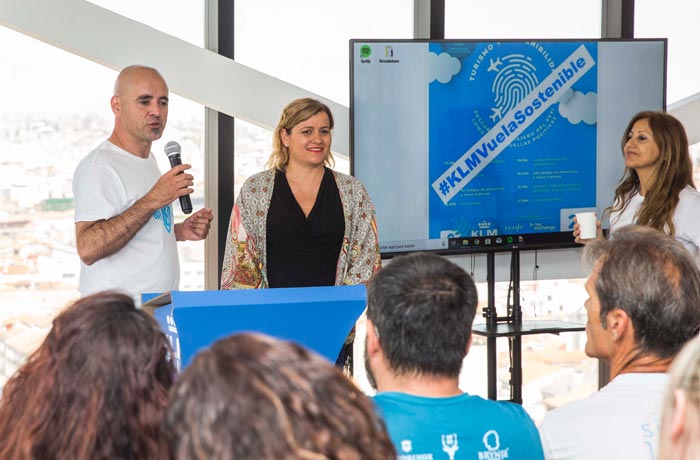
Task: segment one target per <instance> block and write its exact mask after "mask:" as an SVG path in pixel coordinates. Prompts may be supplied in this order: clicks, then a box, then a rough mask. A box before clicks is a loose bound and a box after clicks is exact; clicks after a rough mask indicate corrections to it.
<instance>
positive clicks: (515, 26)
mask: <svg viewBox="0 0 700 460" xmlns="http://www.w3.org/2000/svg"><path fill="white" fill-rule="evenodd" d="M600 31H601V2H597V1H587V2H572V1H564V2H563V1H561V0H528V1H526V2H524V1H521V0H491V1H488V2H484V1H478V2H477V1H464V0H445V38H487V39H491V38H494V39H495V38H600V35H601V33H600Z"/></svg>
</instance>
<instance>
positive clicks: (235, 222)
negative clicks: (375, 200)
mask: <svg viewBox="0 0 700 460" xmlns="http://www.w3.org/2000/svg"><path fill="white" fill-rule="evenodd" d="M332 129H333V114H332V113H331V111H330V109H329V108H328V106H327V105H326V104H324V103H322V102H320V101H317V100H315V99H310V98H303V99H297V100H295V101H292V102H290V103H289V104H288V105H287V106H286V107H285V108H284V110H283V111H282V115H281V117H280V120H279V123H278V124H277V128H275V131H274V133H273V151H272V154H271V156H270V159H269V161H268V164H267V167H268V169H267V170H266V171H263V172H261V173H258V174H255V175H253V176H251V177H249V178H248V179H247V180H246V181H245V183H244V184H243V187H242V188H241V192H240V195H239V197H238V199H237V202H236V205H235V206H234V208H233V211H232V212H231V221H230V224H229V230H228V235H227V237H226V251H225V253H224V262H223V268H222V271H221V289H245V288H267V287H304V286H333V285H337V286H340V285H354V284H360V283H364V282H366V281H367V280H368V279H369V278H370V277H371V276H372V274H373V273H374V272H375V271H377V270H378V269H379V267H380V264H381V258H380V254H379V240H378V237H377V224H376V220H375V213H374V206H373V205H372V201H371V200H370V198H369V195H368V194H367V191H366V190H365V188H364V187H363V186H362V184H361V183H360V181H359V180H357V179H355V178H354V177H352V176H347V175H345V174H342V173H339V172H337V171H333V170H332V169H330V168H331V167H332V166H333V164H334V162H333V155H332V153H331V138H332V136H331V130H332Z"/></svg>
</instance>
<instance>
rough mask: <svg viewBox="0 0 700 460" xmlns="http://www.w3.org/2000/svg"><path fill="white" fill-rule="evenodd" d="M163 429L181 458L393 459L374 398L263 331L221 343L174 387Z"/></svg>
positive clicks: (330, 367) (301, 350)
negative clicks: (373, 402) (368, 396)
mask: <svg viewBox="0 0 700 460" xmlns="http://www.w3.org/2000/svg"><path fill="white" fill-rule="evenodd" d="M164 428H165V433H166V436H167V438H168V440H169V444H170V446H171V449H172V458H173V459H176V460H205V459H214V458H216V459H218V460H233V459H256V460H300V459H345V460H389V459H393V458H395V452H394V449H393V447H392V444H391V441H390V440H389V437H388V435H387V433H386V431H385V429H384V424H383V422H382V421H381V420H380V419H379V418H378V417H377V415H376V414H375V413H374V407H373V405H372V403H371V401H370V400H369V399H368V398H367V397H366V396H364V395H363V394H362V393H361V392H360V391H359V390H358V389H357V388H356V387H355V386H354V385H353V383H352V382H350V381H349V380H348V379H347V378H346V377H345V376H344V375H343V374H342V373H341V372H340V371H339V370H338V369H336V368H335V367H334V366H333V365H332V364H331V363H329V362H327V361H325V360H324V359H323V358H321V357H320V356H318V355H316V354H314V353H312V352H310V351H308V350H306V349H304V348H303V347H301V346H299V345H296V344H293V343H291V342H282V341H280V340H277V339H273V338H270V337H267V336H263V335H259V334H240V335H234V336H231V337H228V338H226V339H222V340H219V341H218V342H216V343H214V344H213V345H212V346H211V347H210V348H209V349H208V350H205V351H202V352H200V353H199V354H198V355H197V356H196V357H195V359H194V360H193V362H192V363H191V364H190V365H189V366H188V367H187V368H186V369H185V371H184V372H183V373H182V374H181V375H180V377H179V378H178V381H177V383H176V385H175V387H174V388H173V391H172V394H171V398H170V402H169V406H168V409H167V411H166V416H165V420H164Z"/></svg>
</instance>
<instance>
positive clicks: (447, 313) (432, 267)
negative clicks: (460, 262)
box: [367, 253, 477, 377]
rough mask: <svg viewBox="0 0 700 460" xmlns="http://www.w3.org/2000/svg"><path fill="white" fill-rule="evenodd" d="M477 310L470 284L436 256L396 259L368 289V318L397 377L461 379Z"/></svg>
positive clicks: (408, 256) (413, 256)
mask: <svg viewBox="0 0 700 460" xmlns="http://www.w3.org/2000/svg"><path fill="white" fill-rule="evenodd" d="M476 307H477V292H476V286H475V285H474V281H473V280H472V278H471V277H470V276H469V275H468V274H467V273H466V272H465V271H464V270H463V269H461V268H460V267H458V266H457V265H455V264H454V263H452V262H450V261H448V260H447V259H445V258H443V257H440V256H437V255H435V254H428V253H414V254H410V255H407V256H401V257H396V258H395V259H393V260H392V261H391V263H389V264H388V265H387V266H386V267H384V268H383V269H382V270H380V271H379V272H378V273H377V274H376V275H375V276H374V278H373V279H372V280H371V281H370V283H369V285H368V286H367V318H368V319H370V320H371V321H372V323H373V324H374V326H375V327H376V329H377V335H378V336H379V343H380V344H381V348H382V350H383V353H384V355H385V356H386V358H387V360H388V363H389V366H390V367H391V369H392V370H393V371H394V372H396V373H399V374H410V373H415V374H427V375H439V376H446V377H457V376H458V375H459V372H460V369H461V366H462V360H463V359H464V355H465V353H466V350H467V345H468V343H469V338H470V336H471V328H472V322H473V321H474V315H475V314H476Z"/></svg>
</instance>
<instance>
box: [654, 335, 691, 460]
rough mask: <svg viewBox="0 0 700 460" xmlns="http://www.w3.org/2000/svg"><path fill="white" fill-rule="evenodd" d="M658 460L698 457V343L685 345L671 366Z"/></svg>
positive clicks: (682, 459)
mask: <svg viewBox="0 0 700 460" xmlns="http://www.w3.org/2000/svg"><path fill="white" fill-rule="evenodd" d="M659 438H660V439H659V459H660V460H685V459H697V458H700V340H699V339H697V338H695V339H693V340H691V341H690V342H688V343H687V344H686V345H685V347H684V348H683V350H682V351H681V352H680V353H679V354H678V357H676V359H675V361H674V362H673V365H672V366H671V381H670V383H669V387H668V390H667V391H666V397H665V399H664V408H663V415H662V419H661V435H660V436H659Z"/></svg>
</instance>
